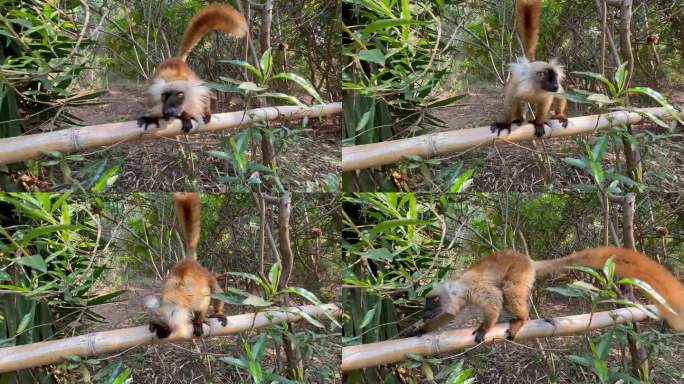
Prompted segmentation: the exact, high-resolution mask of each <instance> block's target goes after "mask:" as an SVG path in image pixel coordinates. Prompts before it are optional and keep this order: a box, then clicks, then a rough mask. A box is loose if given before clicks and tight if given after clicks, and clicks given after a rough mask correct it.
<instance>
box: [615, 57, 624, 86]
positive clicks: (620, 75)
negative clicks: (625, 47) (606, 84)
mask: <svg viewBox="0 0 684 384" xmlns="http://www.w3.org/2000/svg"><path fill="white" fill-rule="evenodd" d="M626 69H627V62H626V61H625V62H624V63H622V64H620V66H619V67H618V69H617V70H616V71H615V84H617V85H618V89H619V91H618V92H620V93H621V92H622V90H623V89H625V81H627V76H626V74H627V71H626Z"/></svg>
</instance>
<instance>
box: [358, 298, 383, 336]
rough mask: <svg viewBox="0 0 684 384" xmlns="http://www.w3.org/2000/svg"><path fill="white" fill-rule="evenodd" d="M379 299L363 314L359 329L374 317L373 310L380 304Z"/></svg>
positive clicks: (363, 327)
mask: <svg viewBox="0 0 684 384" xmlns="http://www.w3.org/2000/svg"><path fill="white" fill-rule="evenodd" d="M380 303H381V302H380V301H378V302H377V303H376V304H375V306H374V307H373V308H372V309H371V310H370V311H368V312H366V314H365V315H363V320H362V321H361V325H360V326H359V329H365V328H366V327H367V326H368V324H370V322H371V321H372V320H373V318H375V311H376V310H377V309H378V306H379V305H380Z"/></svg>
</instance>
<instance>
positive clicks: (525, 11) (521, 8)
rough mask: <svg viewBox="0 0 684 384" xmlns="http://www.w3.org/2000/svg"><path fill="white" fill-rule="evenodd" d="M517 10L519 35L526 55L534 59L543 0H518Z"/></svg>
mask: <svg viewBox="0 0 684 384" xmlns="http://www.w3.org/2000/svg"><path fill="white" fill-rule="evenodd" d="M515 11H516V18H517V20H516V21H517V24H518V35H519V36H520V40H521V41H522V44H523V50H524V51H525V57H526V58H527V59H528V60H529V61H534V56H535V51H536V50H537V40H538V38H539V18H540V17H541V0H516V2H515Z"/></svg>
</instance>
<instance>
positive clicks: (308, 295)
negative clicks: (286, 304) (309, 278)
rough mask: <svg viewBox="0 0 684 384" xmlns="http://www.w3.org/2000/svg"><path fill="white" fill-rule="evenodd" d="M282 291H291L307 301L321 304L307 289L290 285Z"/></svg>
mask: <svg viewBox="0 0 684 384" xmlns="http://www.w3.org/2000/svg"><path fill="white" fill-rule="evenodd" d="M283 292H284V293H293V294H295V295H299V296H301V297H303V298H305V299H306V300H307V301H308V302H310V303H312V304H314V305H322V303H321V301H320V300H319V299H318V297H316V295H314V294H313V293H311V292H309V291H308V290H306V289H304V288H300V287H290V288H287V289H284V290H283Z"/></svg>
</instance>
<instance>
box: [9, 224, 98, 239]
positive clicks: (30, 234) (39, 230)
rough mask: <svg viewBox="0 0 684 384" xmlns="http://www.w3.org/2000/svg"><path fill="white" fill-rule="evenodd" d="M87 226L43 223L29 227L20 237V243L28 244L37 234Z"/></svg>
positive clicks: (42, 234) (80, 228) (41, 234)
mask: <svg viewBox="0 0 684 384" xmlns="http://www.w3.org/2000/svg"><path fill="white" fill-rule="evenodd" d="M86 228H87V227H86V226H84V225H60V224H58V225H45V226H42V227H38V228H34V229H31V230H30V231H28V232H26V233H25V234H24V236H22V237H21V240H20V243H21V244H28V243H29V242H30V241H31V240H33V239H35V238H36V237H39V236H44V235H47V234H49V233H53V232H59V231H70V230H82V229H86Z"/></svg>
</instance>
